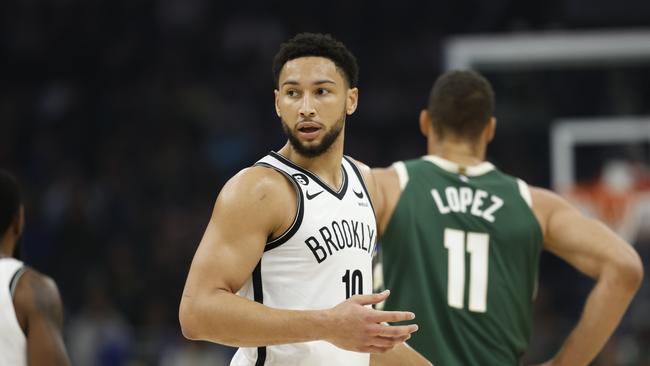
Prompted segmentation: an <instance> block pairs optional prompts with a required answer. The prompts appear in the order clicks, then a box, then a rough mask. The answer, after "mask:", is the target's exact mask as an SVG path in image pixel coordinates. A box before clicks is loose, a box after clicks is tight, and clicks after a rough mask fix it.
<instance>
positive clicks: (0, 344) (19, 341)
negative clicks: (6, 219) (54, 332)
mask: <svg viewBox="0 0 650 366" xmlns="http://www.w3.org/2000/svg"><path fill="white" fill-rule="evenodd" d="M24 270H25V267H24V266H23V262H21V261H19V260H16V259H14V258H5V257H3V258H0V365H2V366H4V365H7V366H8V365H11V366H14V365H15V366H24V365H25V366H26V365H27V340H26V339H25V333H23V329H22V328H21V327H20V324H19V323H18V318H16V311H15V309H14V302H13V296H12V293H13V290H14V288H15V286H16V283H17V282H18V279H19V278H20V275H21V274H22V273H23V271H24Z"/></svg>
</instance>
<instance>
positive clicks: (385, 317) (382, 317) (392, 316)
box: [370, 310, 415, 323]
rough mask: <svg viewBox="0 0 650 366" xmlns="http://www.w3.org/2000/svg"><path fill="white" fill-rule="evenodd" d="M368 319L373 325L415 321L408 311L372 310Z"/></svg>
mask: <svg viewBox="0 0 650 366" xmlns="http://www.w3.org/2000/svg"><path fill="white" fill-rule="evenodd" d="M370 319H371V320H372V321H373V322H374V323H381V322H387V323H389V322H390V323H392V322H401V321H405V320H413V319H415V314H413V313H412V312H410V311H383V310H374V311H373V313H372V315H371V316H370Z"/></svg>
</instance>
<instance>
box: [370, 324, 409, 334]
mask: <svg viewBox="0 0 650 366" xmlns="http://www.w3.org/2000/svg"><path fill="white" fill-rule="evenodd" d="M417 330H418V325H417V324H409V325H383V324H377V325H375V326H373V327H372V328H371V331H372V332H373V334H374V335H378V336H383V337H403V336H410V334H411V333H414V332H417Z"/></svg>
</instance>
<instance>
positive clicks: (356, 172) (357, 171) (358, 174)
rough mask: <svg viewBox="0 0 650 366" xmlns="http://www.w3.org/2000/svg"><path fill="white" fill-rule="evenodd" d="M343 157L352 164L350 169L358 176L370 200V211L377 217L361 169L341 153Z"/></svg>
mask: <svg viewBox="0 0 650 366" xmlns="http://www.w3.org/2000/svg"><path fill="white" fill-rule="evenodd" d="M343 158H344V159H345V160H346V161H347V162H348V163H350V166H352V171H354V174H356V175H357V178H359V182H360V183H361V187H362V188H363V191H364V192H366V197H368V202H370V207H371V208H372V213H373V215H375V218H377V213H376V212H375V206H374V205H373V204H372V198H371V197H370V193H368V187H366V181H365V179H363V175H362V174H361V171H360V170H359V167H357V165H356V164H355V163H354V162H353V161H352V160H350V158H348V157H347V156H345V155H343Z"/></svg>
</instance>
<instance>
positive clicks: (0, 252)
mask: <svg viewBox="0 0 650 366" xmlns="http://www.w3.org/2000/svg"><path fill="white" fill-rule="evenodd" d="M14 245H15V244H13V245H12V243H11V242H10V241H9V238H7V237H6V236H5V237H3V238H2V240H0V257H11V256H12V253H13V248H14Z"/></svg>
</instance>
